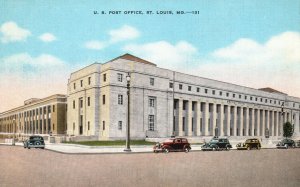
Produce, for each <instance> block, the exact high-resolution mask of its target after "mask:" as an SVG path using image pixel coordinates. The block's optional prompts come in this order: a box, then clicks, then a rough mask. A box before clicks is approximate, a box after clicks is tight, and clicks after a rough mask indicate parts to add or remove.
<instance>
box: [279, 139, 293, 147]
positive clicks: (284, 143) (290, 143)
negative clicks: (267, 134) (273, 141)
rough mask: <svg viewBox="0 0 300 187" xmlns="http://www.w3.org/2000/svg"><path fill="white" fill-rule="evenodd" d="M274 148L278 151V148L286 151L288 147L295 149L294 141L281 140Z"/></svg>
mask: <svg viewBox="0 0 300 187" xmlns="http://www.w3.org/2000/svg"><path fill="white" fill-rule="evenodd" d="M276 147H277V148H278V149H280V148H284V149H288V148H290V147H292V148H295V141H294V140H292V139H283V140H281V141H280V142H279V143H278V144H277V145H276Z"/></svg>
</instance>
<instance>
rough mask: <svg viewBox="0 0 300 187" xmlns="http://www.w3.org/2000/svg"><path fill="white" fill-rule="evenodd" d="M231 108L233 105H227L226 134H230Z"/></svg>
mask: <svg viewBox="0 0 300 187" xmlns="http://www.w3.org/2000/svg"><path fill="white" fill-rule="evenodd" d="M230 109H231V106H230V105H227V111H226V129H227V130H226V135H227V136H230Z"/></svg>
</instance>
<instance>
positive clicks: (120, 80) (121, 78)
mask: <svg viewBox="0 0 300 187" xmlns="http://www.w3.org/2000/svg"><path fill="white" fill-rule="evenodd" d="M118 81H119V82H123V74H122V73H118Z"/></svg>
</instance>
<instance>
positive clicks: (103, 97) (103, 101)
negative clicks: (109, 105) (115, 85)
mask: <svg viewBox="0 0 300 187" xmlns="http://www.w3.org/2000/svg"><path fill="white" fill-rule="evenodd" d="M102 104H103V105H105V95H102Z"/></svg>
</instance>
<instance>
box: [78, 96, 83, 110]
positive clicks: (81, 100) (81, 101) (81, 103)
mask: <svg viewBox="0 0 300 187" xmlns="http://www.w3.org/2000/svg"><path fill="white" fill-rule="evenodd" d="M79 107H80V108H82V107H83V99H82V98H81V99H80V100H79Z"/></svg>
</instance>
